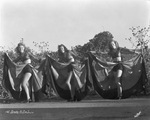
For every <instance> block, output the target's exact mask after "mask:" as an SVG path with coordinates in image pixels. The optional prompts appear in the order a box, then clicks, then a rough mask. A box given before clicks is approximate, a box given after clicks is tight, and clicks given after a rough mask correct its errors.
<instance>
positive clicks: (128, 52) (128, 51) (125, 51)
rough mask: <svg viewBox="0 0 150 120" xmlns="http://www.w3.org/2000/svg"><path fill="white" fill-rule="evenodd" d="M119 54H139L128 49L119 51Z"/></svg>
mask: <svg viewBox="0 0 150 120" xmlns="http://www.w3.org/2000/svg"><path fill="white" fill-rule="evenodd" d="M121 52H122V53H123V54H139V52H137V51H135V50H130V49H121Z"/></svg>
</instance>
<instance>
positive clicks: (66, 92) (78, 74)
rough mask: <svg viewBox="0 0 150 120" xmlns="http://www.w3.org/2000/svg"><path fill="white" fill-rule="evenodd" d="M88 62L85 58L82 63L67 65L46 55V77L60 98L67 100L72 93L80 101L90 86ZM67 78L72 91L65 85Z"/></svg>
mask: <svg viewBox="0 0 150 120" xmlns="http://www.w3.org/2000/svg"><path fill="white" fill-rule="evenodd" d="M88 63H89V62H88V60H85V61H84V63H83V64H82V65H79V64H69V65H67V64H64V63H60V62H57V61H56V60H54V59H53V58H51V57H50V56H47V58H46V69H45V70H46V71H45V73H46V79H47V80H48V81H49V83H50V84H51V85H52V88H53V89H54V91H55V93H56V94H57V95H58V96H60V97H61V98H63V99H66V100H69V99H71V94H73V97H74V100H77V101H80V100H82V99H83V98H84V97H85V96H86V95H87V94H88V92H89V91H90V90H91V86H92V84H91V81H90V80H89V65H88ZM68 80H70V83H71V90H72V92H71V91H70V89H69V87H68V85H67V81H68Z"/></svg>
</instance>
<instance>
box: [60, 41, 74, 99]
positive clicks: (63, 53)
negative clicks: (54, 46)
mask: <svg viewBox="0 0 150 120" xmlns="http://www.w3.org/2000/svg"><path fill="white" fill-rule="evenodd" d="M58 62H60V63H65V64H67V65H69V64H71V63H74V62H75V59H74V57H73V55H72V54H71V52H70V51H69V50H68V49H67V48H66V46H65V45H63V44H61V45H58ZM70 71H71V68H70V70H69V72H70ZM69 77H71V73H70V75H69ZM70 80H71V79H68V80H67V82H66V84H67V85H68V87H69V90H70V91H71V100H73V93H72V88H71V83H70Z"/></svg>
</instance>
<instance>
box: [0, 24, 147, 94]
mask: <svg viewBox="0 0 150 120" xmlns="http://www.w3.org/2000/svg"><path fill="white" fill-rule="evenodd" d="M130 30H131V31H132V35H133V37H134V38H136V39H135V41H134V39H133V38H132V37H130V38H128V39H127V40H129V41H130V42H131V43H132V45H133V46H134V47H135V48H138V47H141V48H143V53H144V57H145V62H146V70H147V76H148V79H149V82H150V62H149V61H150V55H149V53H150V50H149V49H148V47H147V46H148V43H149V41H150V36H149V31H150V26H149V27H148V28H140V27H132V28H130ZM112 39H113V35H112V34H111V33H110V32H109V31H104V32H100V33H98V34H96V35H95V36H94V38H93V39H90V40H89V41H88V42H87V43H85V44H84V45H83V46H81V45H77V46H75V47H72V49H71V51H72V53H73V54H74V55H75V56H76V58H77V59H78V60H79V61H82V60H84V58H85V57H86V52H88V51H96V55H97V56H99V57H100V58H101V59H103V60H106V61H110V57H109V56H108V55H102V54H101V52H100V51H102V52H104V51H107V50H108V47H107V44H108V42H109V41H110V40H112ZM22 42H23V39H22ZM135 43H136V44H135ZM33 44H34V46H35V47H37V48H38V49H39V51H40V52H36V51H34V50H32V49H30V48H29V47H27V49H28V51H30V52H31V53H33V55H35V56H37V57H38V58H41V59H44V58H45V57H46V55H50V56H51V57H53V58H54V59H57V58H58V53H57V51H54V52H52V51H50V50H49V42H40V43H37V42H33ZM14 49H15V48H11V49H9V50H4V49H3V50H2V51H0V96H2V97H5V96H7V95H6V94H5V93H6V92H5V90H4V89H3V87H2V83H1V81H2V74H3V62H4V59H3V54H4V52H7V53H8V54H9V56H10V57H11V58H12V59H14V58H15V57H16V53H15V51H14ZM122 49H123V51H127V49H126V48H122ZM132 57H133V55H132V54H126V55H123V60H129V59H131V58H132ZM32 65H33V66H36V65H37V63H34V62H33V63H32ZM148 87H150V85H148ZM149 91H150V90H149ZM3 94H4V95H3Z"/></svg>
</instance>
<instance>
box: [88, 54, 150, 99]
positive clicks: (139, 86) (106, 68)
mask: <svg viewBox="0 0 150 120" xmlns="http://www.w3.org/2000/svg"><path fill="white" fill-rule="evenodd" d="M88 56H89V65H90V74H91V79H92V82H93V86H94V89H95V90H96V92H97V93H98V94H99V95H101V96H102V97H103V98H106V99H116V98H117V85H116V83H115V80H114V76H113V73H112V68H113V67H114V65H108V64H107V62H104V61H102V60H100V59H99V58H97V57H96V56H95V55H94V54H92V53H91V52H89V53H88ZM122 64H123V74H122V77H121V84H122V89H123V96H122V97H123V98H128V97H130V96H131V95H133V94H136V93H137V92H141V91H143V90H144V88H145V86H144V85H145V84H146V83H147V81H148V79H147V76H146V70H145V64H144V59H143V56H142V55H141V54H139V55H137V56H136V57H134V58H132V59H131V60H128V61H125V62H123V63H122Z"/></svg>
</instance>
